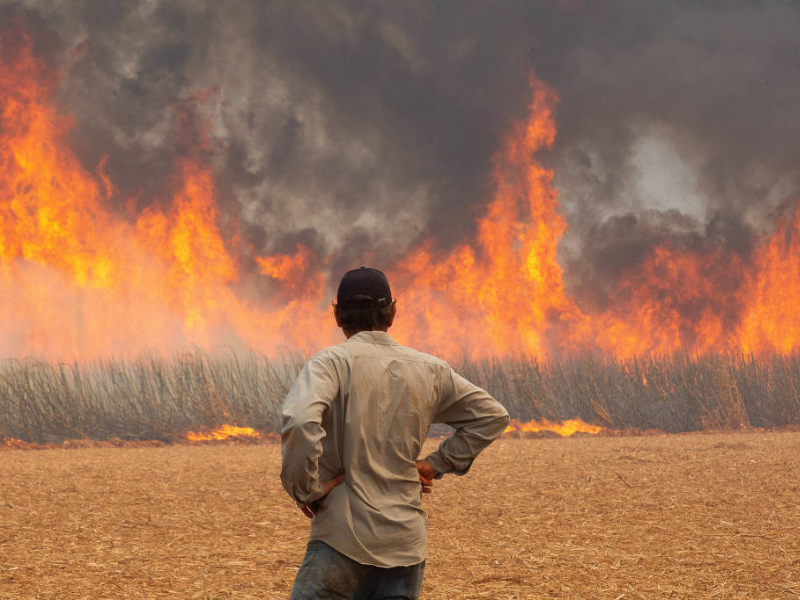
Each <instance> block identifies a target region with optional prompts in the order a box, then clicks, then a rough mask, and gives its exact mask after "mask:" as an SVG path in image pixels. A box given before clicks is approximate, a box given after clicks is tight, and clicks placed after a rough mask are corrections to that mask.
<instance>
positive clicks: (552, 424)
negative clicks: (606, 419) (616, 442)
mask: <svg viewBox="0 0 800 600" xmlns="http://www.w3.org/2000/svg"><path fill="white" fill-rule="evenodd" d="M602 430H603V428H602V427H598V426H597V425H591V424H589V423H585V422H584V421H582V420H581V419H568V420H566V421H548V420H547V419H542V420H541V421H527V422H525V423H521V422H520V421H517V420H516V419H511V423H509V425H508V427H506V430H505V431H504V433H539V432H542V431H551V432H553V433H557V434H558V435H560V436H562V437H568V436H570V435H573V434H575V433H589V434H595V433H600V432H601V431H602Z"/></svg>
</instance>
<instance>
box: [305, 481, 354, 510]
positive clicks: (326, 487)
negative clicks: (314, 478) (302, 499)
mask: <svg viewBox="0 0 800 600" xmlns="http://www.w3.org/2000/svg"><path fill="white" fill-rule="evenodd" d="M343 481H344V475H339V476H338V477H337V478H336V479H329V480H328V481H323V482H322V489H323V491H324V492H325V493H324V494H322V496H320V497H319V498H317V499H316V500H314V502H309V503H308V504H306V505H305V506H301V507H300V510H302V511H303V514H304V515H305V516H307V517H308V518H309V519H313V518H314V515H315V514H317V511H318V510H319V504H318V503H319V501H320V500H322V499H323V498H324V497H325V496H327V495H328V494H329V493H330V491H331V490H332V489H333V488H335V487H336V486H337V485H339V484H340V483H342V482H343Z"/></svg>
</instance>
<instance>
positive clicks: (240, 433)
mask: <svg viewBox="0 0 800 600" xmlns="http://www.w3.org/2000/svg"><path fill="white" fill-rule="evenodd" d="M260 437H261V434H260V433H259V432H258V431H256V430H255V429H251V428H250V427H236V426H235V425H223V426H222V427H218V428H217V429H214V430H212V431H208V432H206V433H198V432H194V431H189V432H187V434H186V439H187V440H189V441H190V442H210V441H212V440H227V439H228V438H260Z"/></svg>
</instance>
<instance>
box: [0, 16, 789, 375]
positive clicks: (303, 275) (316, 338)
mask: <svg viewBox="0 0 800 600" xmlns="http://www.w3.org/2000/svg"><path fill="white" fill-rule="evenodd" d="M34 29H35V28H34V27H33V26H32V25H31V24H30V23H29V22H28V21H25V20H24V19H22V18H16V19H11V20H7V21H6V22H5V23H3V24H2V30H1V31H0V52H1V54H0V82H2V91H1V92H0V118H1V119H2V130H1V131H0V194H2V198H3V201H2V204H0V303H2V304H0V314H2V320H0V344H1V345H0V350H1V351H2V354H3V355H4V356H6V357H13V358H20V357H25V356H35V357H37V358H43V359H52V360H69V361H75V360H78V361H89V360H97V359H107V358H109V357H122V358H135V357H137V356H139V355H141V354H142V353H151V352H155V353H160V354H163V353H167V354H169V353H171V352H174V351H176V350H181V349H185V348H187V347H192V348H197V349H199V350H202V351H205V352H212V351H215V350H217V349H218V348H220V347H221V346H223V345H224V346H232V347H234V348H237V349H252V350H254V351H256V352H258V353H262V354H265V355H268V356H275V355H276V354H277V353H278V352H279V351H280V350H281V349H287V348H288V349H290V350H298V351H301V352H305V353H308V352H313V351H315V350H316V349H318V348H320V347H323V346H325V345H328V344H331V343H333V342H335V341H337V340H338V337H337V335H336V331H335V327H334V324H333V322H332V319H331V318H330V314H329V311H330V306H329V303H330V298H331V296H332V289H333V287H334V286H335V284H336V281H337V280H338V277H339V276H340V275H341V271H342V269H341V267H340V266H339V265H338V263H337V262H336V260H335V256H336V253H335V252H325V251H321V250H320V249H319V248H315V247H314V245H313V244H310V243H308V242H305V243H304V242H302V241H297V242H296V244H295V245H294V247H293V248H291V249H289V250H287V251H282V252H273V253H269V252H266V251H265V250H266V248H265V244H264V241H263V240H262V242H261V245H260V246H259V245H258V244H256V241H255V240H254V239H251V238H252V235H250V234H249V233H248V232H250V233H252V231H251V229H252V227H250V225H251V224H249V223H247V222H245V221H243V213H242V210H243V207H242V206H241V204H240V203H238V202H237V198H236V196H235V194H234V195H231V192H230V190H226V189H225V188H224V186H223V185H222V184H221V182H220V181H219V179H220V177H221V175H219V174H218V172H217V170H216V169H215V163H214V159H215V156H216V155H217V153H218V152H219V150H218V149H217V148H216V147H215V143H218V142H216V141H215V137H214V128H213V123H212V120H211V119H212V116H211V115H210V114H209V111H210V110H212V109H213V107H214V106H215V104H214V103H215V102H216V100H215V95H218V94H221V93H222V91H220V90H217V89H215V88H211V89H208V90H195V91H194V92H193V93H192V94H191V95H188V96H186V97H185V98H183V99H181V100H180V101H175V102H174V103H173V104H172V105H171V106H165V107H164V109H163V110H164V111H165V113H167V114H170V115H172V118H171V120H170V123H171V130H172V133H171V134H170V135H169V143H170V144H171V146H172V152H173V156H172V157H171V159H170V161H169V165H170V167H169V170H168V172H166V173H165V174H164V178H163V180H162V181H159V182H156V183H154V184H153V186H152V189H149V190H148V193H147V194H145V190H144V189H141V190H139V191H137V192H135V193H132V194H131V195H127V193H126V192H125V191H123V190H122V189H121V188H120V187H119V186H118V184H117V182H116V181H115V180H114V178H113V177H112V176H111V175H110V173H109V170H108V169H109V167H108V165H107V163H108V160H109V159H108V157H107V156H104V155H103V149H102V148H99V149H95V150H96V152H95V153H96V154H97V153H99V156H100V158H99V159H98V160H97V162H96V164H93V165H87V164H86V160H87V159H86V157H85V156H83V157H82V156H80V155H79V154H78V152H77V150H76V149H75V148H74V143H73V141H72V140H74V139H80V138H81V135H80V134H81V132H79V131H75V127H76V125H75V124H74V121H73V119H72V117H71V115H70V114H69V112H68V108H67V107H65V106H64V105H63V104H59V103H58V102H57V101H56V99H57V92H58V90H59V84H60V81H61V78H62V77H65V76H69V74H70V73H72V72H73V70H75V69H79V66H80V64H81V61H82V60H84V58H83V52H84V51H86V52H88V50H87V49H86V46H85V45H81V46H79V47H77V48H75V49H73V52H72V54H71V55H70V56H71V59H70V60H71V61H72V62H71V63H67V64H64V61H63V58H61V59H59V60H56V59H55V58H53V56H52V53H50V54H47V53H46V52H44V50H42V46H43V45H45V44H44V42H43V41H42V40H43V39H45V38H46V35H45V34H43V33H41V32H39V31H36V32H35V33H34V31H33V30H34ZM88 43H89V44H90V43H91V41H90V42H88ZM58 65H62V66H61V67H59V66H58ZM528 97H529V100H528V101H527V109H526V113H527V114H525V115H523V117H522V118H521V119H520V120H517V121H514V120H511V121H509V122H508V123H507V124H506V126H505V130H504V131H503V132H498V137H497V141H496V144H497V148H496V150H495V151H494V153H493V155H492V156H491V158H490V163H491V170H490V172H488V173H487V175H486V176H487V180H488V181H489V182H490V184H489V185H488V187H487V189H488V190H489V191H488V196H487V197H485V198H484V199H483V201H482V202H481V203H480V204H479V205H477V206H475V207H474V208H473V214H474V223H473V224H472V226H471V227H470V228H469V230H465V232H464V235H463V236H462V238H461V239H458V240H457V241H456V242H455V243H454V244H450V247H444V246H443V244H442V243H440V242H439V241H438V240H437V239H436V238H435V233H430V234H428V235H427V236H420V237H418V239H417V240H415V241H414V242H412V243H408V244H406V246H405V248H404V249H403V250H402V251H399V250H398V252H396V253H393V254H392V255H391V256H383V258H382V262H384V263H386V264H385V268H386V270H387V272H388V275H389V279H390V281H391V282H392V283H393V286H394V289H395V293H396V296H397V297H398V298H399V306H400V309H399V310H400V317H399V318H398V320H397V323H396V326H395V328H394V329H393V332H394V333H395V334H396V336H397V338H398V339H399V340H400V341H401V342H405V343H408V344H410V345H413V346H416V347H419V348H422V349H426V350H430V351H435V352H437V353H440V354H442V355H443V356H445V357H447V358H449V359H452V360H457V359H461V358H464V357H466V358H470V359H482V358H502V357H505V356H519V355H523V356H530V357H532V358H536V359H539V360H542V359H550V360H556V359H559V358H560V357H564V356H574V355H576V354H587V353H589V354H591V353H599V354H604V355H608V356H614V357H616V358H620V359H626V358H631V357H636V356H644V355H662V356H663V355H669V354H672V353H675V352H684V353H688V354H692V355H696V354H703V353H734V354H745V355H749V354H763V353H775V352H777V353H782V354H788V353H792V352H793V351H794V350H795V349H796V348H797V347H798V345H800V321H799V320H798V319H800V317H798V311H796V310H795V308H794V299H795V298H796V297H797V296H798V293H800V289H798V286H800V262H799V261H798V254H799V253H798V251H797V244H798V239H800V211H797V210H796V198H795V199H793V201H792V202H789V203H787V205H786V206H784V207H783V208H784V210H783V211H782V212H781V213H780V214H779V215H777V217H776V218H775V219H774V221H773V222H772V223H770V224H769V225H768V226H766V227H764V229H763V231H761V232H754V233H753V235H752V236H750V238H749V239H748V243H747V244H743V243H741V244H739V246H746V252H745V251H743V250H742V249H741V248H738V249H737V247H735V246H733V245H732V244H728V243H727V242H726V241H725V240H724V239H718V238H714V237H708V238H705V239H703V238H702V237H699V238H698V236H696V235H692V236H689V238H691V243H690V242H689V241H688V239H689V238H686V239H684V238H685V236H684V238H682V237H681V236H679V235H676V236H673V237H672V238H671V239H666V240H664V241H663V242H659V243H652V244H650V245H649V247H648V249H647V250H646V251H645V252H642V253H640V256H638V257H635V258H636V260H635V261H632V263H631V264H630V265H629V266H628V267H627V268H625V269H622V270H620V271H619V273H618V277H617V279H616V280H615V281H607V282H606V284H605V289H604V290H598V289H592V290H588V288H587V287H586V286H581V285H577V284H576V283H575V282H573V285H571V286H569V288H568V286H567V282H568V278H567V277H565V275H569V273H566V274H565V271H564V268H563V267H562V266H561V264H560V263H559V260H558V259H559V256H558V252H559V242H560V241H561V240H562V237H563V235H564V234H565V232H566V230H567V223H566V220H565V217H564V216H563V215H562V207H561V206H560V203H559V194H558V192H557V190H556V189H555V187H554V171H553V169H552V168H550V167H547V166H545V162H544V157H546V155H547V152H548V151H549V150H550V149H551V148H552V146H553V144H554V142H555V140H556V139H557V131H556V119H555V116H554V115H555V112H554V111H556V110H557V106H558V103H559V96H558V92H557V90H555V89H554V88H553V87H551V86H550V85H549V84H548V83H546V82H545V81H543V80H541V79H539V78H537V77H536V76H535V75H530V78H529V91H528ZM614 222H615V223H616V221H614ZM608 226H609V227H610V225H608ZM633 226H634V225H632V227H633ZM267 246H268V245H267ZM371 254H374V252H373V251H372V250H370V249H369V247H365V248H363V252H362V254H361V258H360V260H367V259H369V258H370V256H371ZM350 266H351V265H350ZM575 276H577V277H580V274H578V273H576V274H575ZM601 292H602V293H601Z"/></svg>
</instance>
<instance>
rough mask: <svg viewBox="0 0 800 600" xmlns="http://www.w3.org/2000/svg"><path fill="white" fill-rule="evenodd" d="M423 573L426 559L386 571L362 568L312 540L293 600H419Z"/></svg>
mask: <svg viewBox="0 0 800 600" xmlns="http://www.w3.org/2000/svg"><path fill="white" fill-rule="evenodd" d="M424 572H425V561H424V560H423V561H422V562H421V563H419V564H418V565H412V566H410V567H393V568H388V569H384V568H381V567H373V566H372V565H362V564H361V563H357V562H356V561H354V560H353V559H351V558H348V557H347V556H345V555H344V554H342V553H341V552H337V551H336V550H334V549H333V548H331V547H330V546H328V544H326V543H325V542H323V541H321V540H311V541H310V542H308V549H307V550H306V556H305V558H304V559H303V564H302V565H300V570H299V571H298V572H297V577H296V578H295V580H294V589H293V590H292V596H291V598H290V600H327V599H328V598H331V599H334V598H335V599H342V600H344V599H352V600H417V598H419V593H420V591H421V590H422V575H423V573H424Z"/></svg>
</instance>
